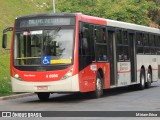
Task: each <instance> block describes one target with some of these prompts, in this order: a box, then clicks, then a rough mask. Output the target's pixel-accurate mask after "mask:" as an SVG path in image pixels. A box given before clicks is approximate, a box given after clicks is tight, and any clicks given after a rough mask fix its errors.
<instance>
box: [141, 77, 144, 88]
mask: <svg viewBox="0 0 160 120" xmlns="http://www.w3.org/2000/svg"><path fill="white" fill-rule="evenodd" d="M141 84H142V86H144V84H145V80H144V76H142V78H141Z"/></svg>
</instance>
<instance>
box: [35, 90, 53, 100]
mask: <svg viewBox="0 0 160 120" xmlns="http://www.w3.org/2000/svg"><path fill="white" fill-rule="evenodd" d="M37 96H38V98H39V100H40V101H47V100H48V99H49V96H50V93H47V92H38V93H37Z"/></svg>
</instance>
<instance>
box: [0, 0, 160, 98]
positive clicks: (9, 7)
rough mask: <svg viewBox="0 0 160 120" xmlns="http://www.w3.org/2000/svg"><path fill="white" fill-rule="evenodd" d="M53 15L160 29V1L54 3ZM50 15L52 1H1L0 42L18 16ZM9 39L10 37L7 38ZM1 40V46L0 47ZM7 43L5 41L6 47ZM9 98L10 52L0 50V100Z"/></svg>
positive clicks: (61, 0)
mask: <svg viewBox="0 0 160 120" xmlns="http://www.w3.org/2000/svg"><path fill="white" fill-rule="evenodd" d="M55 1H56V12H67V13H70V12H72V13H75V12H81V13H84V14H88V15H93V16H99V17H103V18H108V19H114V20H120V21H126V22H131V23H136V24H140V25H146V26H152V27H157V28H158V27H160V0H55ZM48 12H52V0H0V17H1V19H0V39H1V38H2V31H3V29H4V28H6V27H9V26H13V25H14V19H15V18H16V17H17V16H23V15H28V14H35V13H48ZM8 37H9V39H10V38H11V34H9V36H8ZM1 42H2V41H1V40H0V45H1ZM9 46H10V41H8V47H9ZM7 94H11V85H10V76H9V51H6V50H4V49H2V48H1V47H0V96H1V95H7Z"/></svg>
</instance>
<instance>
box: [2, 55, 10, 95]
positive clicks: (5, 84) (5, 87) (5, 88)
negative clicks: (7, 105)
mask: <svg viewBox="0 0 160 120" xmlns="http://www.w3.org/2000/svg"><path fill="white" fill-rule="evenodd" d="M0 68H3V69H0V96H4V95H10V94H12V90H11V81H10V72H9V69H10V67H9V54H8V53H7V54H3V55H1V56H0Z"/></svg>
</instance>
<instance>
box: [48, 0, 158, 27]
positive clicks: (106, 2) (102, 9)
mask: <svg viewBox="0 0 160 120" xmlns="http://www.w3.org/2000/svg"><path fill="white" fill-rule="evenodd" d="M51 9H52V6H50V10H51ZM56 12H67V13H75V12H81V13H84V14H88V15H92V16H99V17H103V18H108V19H114V20H119V21H125V22H131V23H136V24H141V25H148V26H150V25H151V24H150V23H154V24H158V25H159V26H160V0H56Z"/></svg>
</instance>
